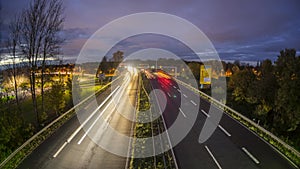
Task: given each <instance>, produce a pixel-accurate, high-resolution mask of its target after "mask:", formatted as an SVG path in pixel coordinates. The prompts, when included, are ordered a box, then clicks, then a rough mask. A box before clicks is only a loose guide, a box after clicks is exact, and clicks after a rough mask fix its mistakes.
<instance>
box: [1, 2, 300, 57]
mask: <svg viewBox="0 0 300 169" xmlns="http://www.w3.org/2000/svg"><path fill="white" fill-rule="evenodd" d="M28 2H29V0H22V1H20V0H9V1H5V0H1V11H0V13H1V19H2V25H1V37H0V38H2V39H4V38H5V35H6V33H5V32H6V29H7V23H8V22H9V20H10V19H11V18H12V17H13V16H14V15H15V13H18V12H20V11H21V10H22V9H23V8H25V7H26V6H27V5H28ZM63 2H64V6H65V19H66V20H65V23H64V33H63V34H64V36H65V37H66V39H67V42H66V43H65V45H64V46H63V52H64V54H65V55H67V56H70V57H76V56H77V55H78V53H79V51H80V49H81V47H82V46H83V44H84V43H85V42H86V40H87V39H88V38H89V37H90V36H91V35H92V34H93V33H94V32H95V31H96V30H98V29H99V28H101V27H102V26H104V25H105V24H107V23H109V22H110V21H113V20H114V19H117V18H119V17H122V16H125V15H129V14H133V13H137V12H164V13H169V14H173V15H176V16H179V17H182V18H184V19H186V20H188V21H190V22H192V23H193V24H195V25H196V26H197V27H198V28H199V29H200V30H202V31H203V32H204V33H205V34H206V35H207V36H208V38H209V39H210V40H211V42H212V43H213V45H214V46H215V48H216V50H217V52H218V53H219V56H220V58H221V59H224V60H245V61H257V60H263V59H266V58H269V59H271V60H275V59H276V58H277V55H278V54H279V51H280V50H283V49H285V48H295V49H296V50H297V51H300V1H299V0H272V1H271V0H264V1H261V0H251V1H241V0H227V1H224V0H205V1H201V0H184V1H183V0H181V1H179V0H152V1H146V0H140V1H134V0H119V1H116V0H110V1H104V0H102V1H101V0H64V1H63ZM136 39H138V40H136ZM160 41H161V40H160ZM162 41H164V42H165V41H166V40H162ZM169 41H170V43H160V45H161V46H163V47H164V48H167V49H170V48H173V49H174V50H176V49H178V47H177V46H176V45H173V44H172V41H171V40H169ZM129 42H130V43H129ZM153 42H154V40H153V38H151V37H150V38H147V39H146V40H144V41H143V40H141V38H135V39H134V38H133V39H128V40H127V41H126V40H125V41H124V43H123V44H119V45H120V46H121V49H127V50H129V49H130V48H131V47H132V46H134V47H135V48H139V47H140V48H145V47H147V46H149V44H153ZM128 44H130V45H128ZM133 44H134V45H133ZM126 45H127V46H126ZM150 46H151V45H150ZM125 55H126V52H125ZM187 55H188V54H187V53H184V52H183V53H182V56H183V57H184V56H187Z"/></svg>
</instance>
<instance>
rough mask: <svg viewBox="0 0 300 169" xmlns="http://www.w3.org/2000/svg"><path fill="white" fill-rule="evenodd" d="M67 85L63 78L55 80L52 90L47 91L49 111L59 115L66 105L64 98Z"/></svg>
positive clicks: (46, 99) (46, 98)
mask: <svg viewBox="0 0 300 169" xmlns="http://www.w3.org/2000/svg"><path fill="white" fill-rule="evenodd" d="M64 93H65V85H64V83H63V81H62V80H59V81H57V82H54V83H53V84H52V87H51V89H50V90H48V91H47V92H46V97H45V101H46V107H47V110H48V111H50V112H51V111H54V112H55V114H56V116H59V114H60V112H61V111H62V110H63V108H64V107H65V104H66V103H65V100H64Z"/></svg>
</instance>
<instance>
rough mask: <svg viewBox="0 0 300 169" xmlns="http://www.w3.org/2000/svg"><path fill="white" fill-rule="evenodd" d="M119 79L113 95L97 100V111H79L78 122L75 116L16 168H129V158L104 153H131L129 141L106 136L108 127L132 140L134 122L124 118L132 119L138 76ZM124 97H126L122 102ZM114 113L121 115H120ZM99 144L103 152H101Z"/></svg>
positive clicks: (109, 92)
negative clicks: (116, 151)
mask: <svg viewBox="0 0 300 169" xmlns="http://www.w3.org/2000/svg"><path fill="white" fill-rule="evenodd" d="M122 79H123V80H119V81H118V82H116V83H115V84H114V87H113V88H114V89H113V90H112V91H110V90H107V91H106V92H104V93H102V94H101V95H100V96H98V98H97V100H98V102H99V107H97V109H96V110H95V109H94V108H93V106H91V105H86V106H85V107H84V108H82V109H81V110H78V111H81V112H80V113H81V114H80V115H79V120H78V118H77V116H74V117H73V118H72V119H70V120H69V121H68V122H67V123H65V124H64V125H63V126H62V127H61V128H60V129H58V130H57V131H56V132H55V133H54V134H53V135H52V136H50V137H49V138H48V139H47V140H46V141H44V142H43V143H42V144H41V145H40V146H39V147H38V148H37V149H35V150H34V151H33V153H31V154H30V155H29V156H28V157H27V158H26V159H25V160H24V161H23V162H22V163H21V164H20V165H19V167H18V168H20V169H27V168H30V169H61V168H63V169H80V168H91V169H99V168H115V169H119V168H125V167H126V166H128V162H129V161H128V158H126V157H124V156H121V155H115V154H113V153H110V152H109V151H107V150H108V149H111V150H112V151H114V150H118V151H121V153H127V152H128V151H130V150H129V147H130V145H131V142H130V141H131V140H128V139H126V138H124V137H118V136H117V135H114V134H112V133H111V132H107V131H108V128H110V127H111V128H113V129H115V130H116V131H117V132H118V133H121V134H123V135H125V136H128V137H132V131H133V130H132V129H133V127H134V126H133V122H132V121H131V120H128V119H127V118H125V117H129V118H134V115H135V112H134V111H132V108H134V107H135V105H136V98H137V97H136V94H137V90H138V76H136V75H135V76H134V75H132V76H130V75H129V74H127V75H125V77H124V78H122ZM124 95H127V96H129V97H128V98H127V99H124V98H125V97H123V96H124ZM122 97H123V98H122ZM117 106H119V107H117ZM117 111H122V115H121V114H120V113H117ZM104 121H105V122H106V123H103V122H104ZM87 133H88V134H87ZM100 144H101V146H106V148H102V147H101V146H99V145H100Z"/></svg>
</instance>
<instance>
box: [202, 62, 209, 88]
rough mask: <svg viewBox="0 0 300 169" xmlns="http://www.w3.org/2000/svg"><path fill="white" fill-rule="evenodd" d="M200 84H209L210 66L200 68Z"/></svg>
mask: <svg viewBox="0 0 300 169" xmlns="http://www.w3.org/2000/svg"><path fill="white" fill-rule="evenodd" d="M200 84H211V66H210V65H201V66H200Z"/></svg>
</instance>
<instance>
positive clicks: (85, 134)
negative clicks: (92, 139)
mask: <svg viewBox="0 0 300 169" xmlns="http://www.w3.org/2000/svg"><path fill="white" fill-rule="evenodd" d="M112 102H113V99H111V101H110V102H109V103H108V104H107V105H106V106H105V108H104V109H103V110H102V112H101V113H100V114H99V115H98V117H97V118H96V120H95V121H94V122H93V123H92V125H91V126H90V127H89V128H88V130H87V131H86V132H85V133H84V135H83V136H82V137H81V139H80V140H79V141H78V143H77V144H81V142H82V141H83V140H84V138H85V137H86V136H87V134H88V133H89V132H90V131H91V129H92V128H93V127H94V125H95V124H96V122H97V121H98V120H99V119H100V117H101V116H102V115H103V113H104V112H105V111H106V110H107V108H108V107H109V106H110V104H111V103H112ZM115 108H116V106H115V107H114V108H113V109H112V111H111V112H110V113H109V115H110V114H111V113H112V112H113V111H114V110H115ZM109 115H108V116H109ZM108 116H107V117H108ZM107 119H108V118H106V120H105V121H107Z"/></svg>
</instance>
